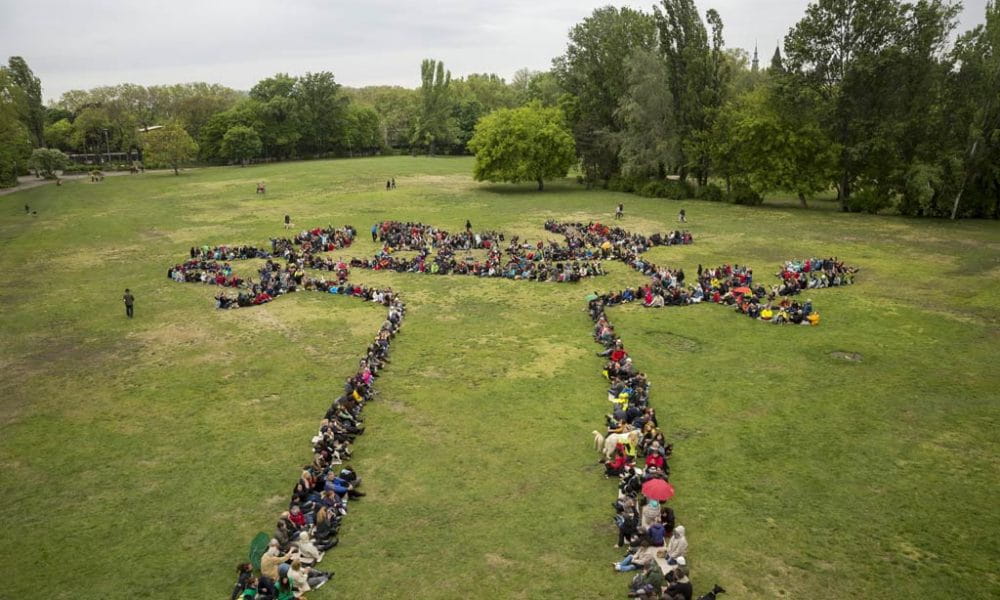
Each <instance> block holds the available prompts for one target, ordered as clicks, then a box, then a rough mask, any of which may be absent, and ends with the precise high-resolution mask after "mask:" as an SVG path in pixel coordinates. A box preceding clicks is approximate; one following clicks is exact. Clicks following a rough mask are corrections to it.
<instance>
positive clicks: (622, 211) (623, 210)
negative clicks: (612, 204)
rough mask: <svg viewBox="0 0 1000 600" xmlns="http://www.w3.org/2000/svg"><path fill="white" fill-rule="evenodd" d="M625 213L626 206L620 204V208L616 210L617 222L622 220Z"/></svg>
mask: <svg viewBox="0 0 1000 600" xmlns="http://www.w3.org/2000/svg"><path fill="white" fill-rule="evenodd" d="M624 213H625V205H624V204H619V205H618V207H617V208H615V219H616V220H617V219H621V218H622V215H623V214H624Z"/></svg>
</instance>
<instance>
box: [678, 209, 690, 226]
mask: <svg viewBox="0 0 1000 600" xmlns="http://www.w3.org/2000/svg"><path fill="white" fill-rule="evenodd" d="M677 220H678V221H680V222H681V223H687V222H688V220H687V215H686V214H685V213H684V209H683V208H682V209H681V212H680V214H678V215H677Z"/></svg>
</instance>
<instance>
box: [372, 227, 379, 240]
mask: <svg viewBox="0 0 1000 600" xmlns="http://www.w3.org/2000/svg"><path fill="white" fill-rule="evenodd" d="M372 241H373V242H377V241H378V225H372Z"/></svg>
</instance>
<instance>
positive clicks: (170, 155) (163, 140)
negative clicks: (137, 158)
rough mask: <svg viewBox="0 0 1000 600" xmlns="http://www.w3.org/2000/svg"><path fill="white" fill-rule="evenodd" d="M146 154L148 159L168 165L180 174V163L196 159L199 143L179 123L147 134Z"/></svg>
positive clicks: (176, 173)
mask: <svg viewBox="0 0 1000 600" xmlns="http://www.w3.org/2000/svg"><path fill="white" fill-rule="evenodd" d="M145 136H146V139H145V144H144V155H145V158H146V160H147V161H149V162H153V163H161V164H165V165H168V166H169V167H170V168H172V169H173V170H174V175H180V165H182V164H184V163H186V162H190V161H191V160H194V158H195V157H196V156H197V155H198V143H197V142H195V141H194V140H193V139H191V136H190V135H188V132H187V131H185V130H184V128H183V127H181V126H180V125H179V124H177V123H171V124H169V125H166V126H165V127H163V128H161V129H154V130H153V131H148V132H146V134H145Z"/></svg>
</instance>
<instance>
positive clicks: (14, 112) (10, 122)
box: [0, 66, 32, 188]
mask: <svg viewBox="0 0 1000 600" xmlns="http://www.w3.org/2000/svg"><path fill="white" fill-rule="evenodd" d="M23 94H24V92H23V91H22V90H21V88H20V86H18V85H17V84H16V83H15V82H14V78H13V76H12V75H11V73H10V71H9V70H7V69H6V68H5V67H3V66H0V188H3V187H11V186H15V185H17V176H18V175H20V174H21V172H22V171H24V170H26V169H25V166H26V165H27V163H28V159H29V157H30V156H31V148H32V144H31V134H30V133H29V132H28V128H27V127H25V126H24V123H23V122H22V121H21V114H22V107H23V103H24V98H23Z"/></svg>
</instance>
